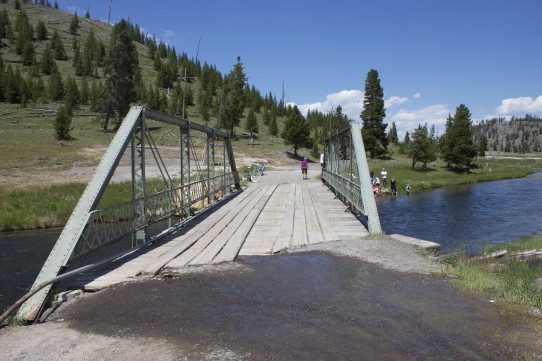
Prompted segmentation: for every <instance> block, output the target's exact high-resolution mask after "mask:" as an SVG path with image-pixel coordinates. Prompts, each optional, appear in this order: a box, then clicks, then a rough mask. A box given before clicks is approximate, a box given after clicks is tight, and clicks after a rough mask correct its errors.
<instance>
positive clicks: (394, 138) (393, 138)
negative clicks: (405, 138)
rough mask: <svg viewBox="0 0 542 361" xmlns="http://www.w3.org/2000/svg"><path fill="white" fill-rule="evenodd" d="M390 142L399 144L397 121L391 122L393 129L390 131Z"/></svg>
mask: <svg viewBox="0 0 542 361" xmlns="http://www.w3.org/2000/svg"><path fill="white" fill-rule="evenodd" d="M388 142H389V143H391V144H395V145H397V144H399V138H398V136H397V127H396V126H395V122H391V129H390V131H389V133H388Z"/></svg>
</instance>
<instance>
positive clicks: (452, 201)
mask: <svg viewBox="0 0 542 361" xmlns="http://www.w3.org/2000/svg"><path fill="white" fill-rule="evenodd" d="M541 204H542V173H537V174H534V175H530V176H528V177H525V178H521V179H510V180H503V181H493V182H485V183H477V184H472V185H461V186H453V187H447V188H441V189H435V190H430V191H424V192H419V193H418V192H416V189H415V188H414V189H413V193H412V194H411V195H410V196H406V195H404V194H403V195H399V196H396V197H392V196H382V197H378V198H377V205H378V211H379V214H380V219H381V224H382V228H383V230H384V232H385V233H387V234H393V233H400V234H404V235H407V236H411V237H415V238H420V239H425V240H429V241H433V242H437V243H440V244H441V253H449V252H453V251H455V250H462V251H466V252H467V253H473V252H476V251H479V250H480V249H481V248H482V247H483V246H484V244H486V243H502V242H506V241H510V240H514V239H517V238H519V237H521V236H524V235H537V234H542V222H541V220H542V206H541ZM60 231H61V229H49V230H33V231H22V232H0V285H1V286H0V310H3V309H5V308H6V307H8V306H9V305H10V304H12V303H13V302H15V300H17V298H18V297H20V296H21V295H22V294H24V293H25V292H26V290H28V288H29V287H30V286H31V284H32V283H33V281H34V279H35V278H36V276H37V274H38V272H39V270H40V268H41V266H42V265H43V263H44V262H45V259H46V258H47V256H48V255H49V252H50V250H51V249H52V247H53V245H54V242H55V241H56V239H57V238H58V236H59V234H60Z"/></svg>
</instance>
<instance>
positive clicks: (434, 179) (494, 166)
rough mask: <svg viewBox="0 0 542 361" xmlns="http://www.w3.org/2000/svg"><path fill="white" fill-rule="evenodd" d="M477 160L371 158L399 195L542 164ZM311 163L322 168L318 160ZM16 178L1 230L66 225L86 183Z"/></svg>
mask: <svg viewBox="0 0 542 361" xmlns="http://www.w3.org/2000/svg"><path fill="white" fill-rule="evenodd" d="M478 164H480V168H477V169H473V170H472V171H471V172H470V173H464V172H455V171H453V170H450V169H448V168H446V167H445V165H444V164H442V163H439V162H438V161H437V162H436V163H435V165H434V166H433V165H430V167H428V168H427V169H419V168H416V169H412V167H411V165H410V160H409V159H408V158H407V157H405V156H400V155H395V156H394V158H393V159H388V160H376V159H369V166H370V167H371V168H372V169H373V170H374V171H375V174H376V175H377V176H379V173H380V170H381V169H382V168H383V167H384V168H386V170H387V172H388V179H391V177H395V178H396V179H397V187H398V190H399V193H400V194H401V193H404V189H405V187H406V185H407V184H412V191H413V192H419V191H421V190H427V189H432V188H438V187H447V186H451V185H458V184H469V183H477V182H486V181H492V180H500V179H510V178H520V177H524V176H526V175H528V174H530V173H532V172H533V170H534V169H539V168H542V160H538V159H531V158H525V159H487V160H481V159H479V160H478ZM311 166H312V167H319V165H317V164H314V165H312V164H311ZM292 167H294V166H292ZM79 171H80V172H83V171H82V170H79ZM268 172H272V170H269V171H268ZM83 174H87V175H88V176H91V175H92V174H93V172H91V171H90V170H89V171H87V172H83ZM128 176H129V175H127V176H125V177H124V178H118V179H117V182H115V183H112V184H110V185H109V186H108V188H107V190H106V192H105V193H104V195H103V198H102V201H101V202H100V204H99V207H100V208H102V207H105V206H107V205H111V204H115V203H119V202H123V201H126V200H129V199H130V196H131V184H130V182H129V181H128V180H127V179H129V177H128ZM379 178H380V177H379ZM15 182H16V180H15V179H13V180H11V183H13V184H6V185H1V186H0V231H9V230H23V229H36V228H49V227H56V226H62V225H64V224H65V223H66V221H67V220H68V218H69V216H70V215H71V212H72V210H73V208H74V207H75V205H76V204H77V201H78V200H79V198H80V196H81V194H82V193H83V191H84V189H85V187H86V184H85V183H83V182H76V183H66V184H62V183H60V184H47V185H41V186H36V185H32V186H26V187H14V184H15ZM148 185H149V188H150V189H156V190H162V189H161V188H160V187H163V182H161V181H160V180H154V181H150V182H148Z"/></svg>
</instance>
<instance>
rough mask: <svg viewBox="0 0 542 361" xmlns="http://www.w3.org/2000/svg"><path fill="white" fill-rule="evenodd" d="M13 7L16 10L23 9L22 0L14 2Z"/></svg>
mask: <svg viewBox="0 0 542 361" xmlns="http://www.w3.org/2000/svg"><path fill="white" fill-rule="evenodd" d="M13 7H14V8H15V10H20V9H21V2H20V1H19V0H15V1H14V2H13Z"/></svg>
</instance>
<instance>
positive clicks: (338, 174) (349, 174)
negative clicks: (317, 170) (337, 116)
mask: <svg viewBox="0 0 542 361" xmlns="http://www.w3.org/2000/svg"><path fill="white" fill-rule="evenodd" d="M324 164H325V167H324V169H323V174H322V177H323V179H324V181H325V182H326V184H327V185H328V186H329V187H330V188H331V189H332V190H333V192H334V193H335V194H336V195H337V197H339V198H340V199H341V200H342V201H343V202H344V203H346V204H347V205H348V206H349V208H350V210H351V211H352V212H353V213H354V214H356V215H358V216H359V217H360V218H362V219H363V220H364V221H366V222H367V228H368V230H369V233H370V234H378V233H382V228H381V226H380V218H379V217H378V210H377V208H376V202H375V198H374V195H373V191H372V185H371V180H370V177H369V166H368V163H367V157H366V155H365V147H364V145H363V139H362V136H361V128H360V126H359V123H357V122H351V123H350V125H349V126H347V127H345V128H343V129H340V130H338V131H336V132H335V133H333V134H331V135H330V136H328V137H327V138H326V139H325V141H324Z"/></svg>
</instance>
